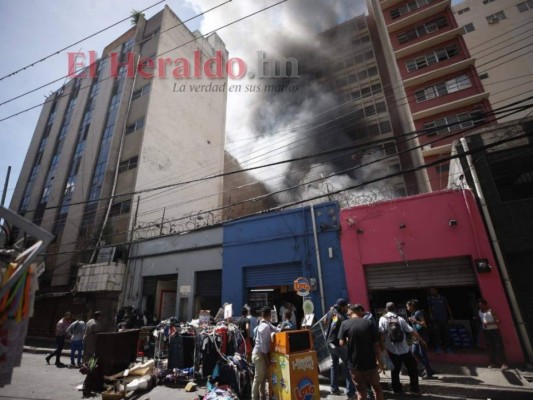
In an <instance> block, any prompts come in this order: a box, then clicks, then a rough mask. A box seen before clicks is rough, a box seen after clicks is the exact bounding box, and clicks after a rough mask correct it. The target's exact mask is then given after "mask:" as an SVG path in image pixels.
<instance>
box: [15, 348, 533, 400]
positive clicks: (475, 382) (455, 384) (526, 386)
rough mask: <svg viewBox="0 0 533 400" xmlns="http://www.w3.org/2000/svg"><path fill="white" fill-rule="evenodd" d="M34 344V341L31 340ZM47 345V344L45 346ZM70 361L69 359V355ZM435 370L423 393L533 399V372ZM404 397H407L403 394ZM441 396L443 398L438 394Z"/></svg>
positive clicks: (336, 399)
mask: <svg viewBox="0 0 533 400" xmlns="http://www.w3.org/2000/svg"><path fill="white" fill-rule="evenodd" d="M28 342H30V343H32V344H35V341H31V340H30V341H28ZM53 344H54V343H53V341H51V342H50V345H48V342H47V341H45V342H44V343H43V344H42V345H39V346H24V351H25V352H29V353H36V354H47V353H50V352H51V348H52V347H53ZM43 346H46V347H43ZM63 356H65V357H69V356H70V350H63ZM67 360H68V358H67ZM434 368H435V370H437V371H439V372H438V373H437V374H436V376H437V377H438V378H439V379H436V380H425V379H420V389H421V392H422V393H424V394H425V396H424V397H427V398H431V397H433V396H445V397H446V396H449V398H457V397H459V398H461V399H463V398H473V399H484V400H486V399H491V400H509V399H513V400H522V399H523V400H527V399H533V371H526V370H519V369H513V368H511V369H508V370H505V371H502V370H500V369H489V368H484V367H478V366H460V365H453V364H443V363H442V364H436V363H435V364H434ZM401 381H402V383H403V384H405V385H406V390H408V383H409V377H408V376H407V375H403V374H402V375H401ZM381 382H382V385H383V387H384V389H385V390H386V396H385V397H386V398H387V399H397V398H400V397H399V396H396V395H394V394H393V393H392V392H391V391H390V372H389V371H387V372H386V374H385V375H381ZM320 392H321V395H322V396H321V398H324V399H330V400H344V399H345V398H346V397H345V396H334V395H329V394H328V393H329V379H328V378H327V377H325V376H322V375H321V376H320ZM401 398H402V399H406V398H408V397H406V396H401ZM439 398H442V397H439Z"/></svg>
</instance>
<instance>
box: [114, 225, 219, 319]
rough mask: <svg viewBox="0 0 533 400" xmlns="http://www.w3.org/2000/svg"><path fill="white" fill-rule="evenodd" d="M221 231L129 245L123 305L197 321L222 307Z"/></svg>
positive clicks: (201, 231)
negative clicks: (200, 312) (201, 315)
mask: <svg viewBox="0 0 533 400" xmlns="http://www.w3.org/2000/svg"><path fill="white" fill-rule="evenodd" d="M221 287H222V227H221V226H220V225H219V226H213V227H208V228H202V229H197V230H195V231H193V232H188V233H186V234H181V235H169V236H161V237H157V238H153V239H147V240H143V241H140V242H137V243H135V244H133V245H132V247H131V252H130V257H129V263H128V276H127V278H126V281H125V285H124V297H123V299H122V300H123V301H122V303H123V304H125V305H133V306H135V307H137V308H139V309H142V310H143V311H146V312H147V313H148V314H154V315H156V316H157V317H158V318H160V319H166V318H169V317H171V316H177V317H178V318H179V319H180V321H190V320H191V319H193V318H198V313H199V311H200V310H210V311H211V315H213V316H214V315H215V314H216V313H217V310H218V308H219V307H220V306H221V304H222V302H221Z"/></svg>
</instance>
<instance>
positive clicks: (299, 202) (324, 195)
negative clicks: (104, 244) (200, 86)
mask: <svg viewBox="0 0 533 400" xmlns="http://www.w3.org/2000/svg"><path fill="white" fill-rule="evenodd" d="M516 125H518V123H517V124H516ZM532 135H533V133H532V132H526V133H524V134H522V135H517V136H513V137H510V138H506V139H501V140H497V141H494V142H492V143H488V144H485V145H483V146H479V147H476V148H475V149H470V150H469V151H467V152H463V153H460V154H455V155H450V156H447V157H443V158H441V159H438V160H435V161H432V162H429V163H425V164H423V165H420V166H417V167H412V168H409V169H407V170H401V171H398V172H395V173H391V174H387V175H383V176H380V177H378V178H373V179H369V180H366V181H364V182H361V183H358V184H355V185H352V186H349V187H346V188H342V189H338V190H335V191H333V192H329V193H327V194H323V195H317V196H314V197H310V198H306V199H301V200H297V201H294V202H292V203H288V204H283V205H280V206H277V207H273V208H270V209H268V210H264V211H261V212H259V213H257V214H264V213H267V212H271V211H277V210H282V209H285V208H289V207H294V206H296V205H300V204H303V203H307V202H311V201H314V200H320V199H323V198H324V197H328V196H332V195H335V194H339V193H341V192H344V191H348V190H354V189H359V188H361V187H364V186H367V185H369V184H371V183H376V182H379V181H382V180H385V179H389V178H392V177H395V176H400V175H404V174H406V173H412V172H416V171H418V170H420V169H424V168H428V167H431V166H436V165H439V164H442V163H444V162H447V161H451V160H453V159H456V158H461V157H464V156H465V155H468V154H475V153H478V152H481V151H483V150H487V149H489V148H492V147H496V146H500V145H502V144H505V143H508V142H511V141H515V140H518V139H521V138H526V137H530V136H532ZM306 184H308V183H306ZM285 190H287V189H285ZM271 195H272V193H270V194H268V195H263V196H259V197H267V196H271ZM256 200H257V198H255V199H249V200H244V201H242V202H238V203H236V204H232V205H230V206H223V207H219V208H217V209H213V210H210V211H204V212H202V213H198V214H205V213H208V212H215V211H220V210H222V209H224V208H229V207H235V206H236V205H240V204H243V203H245V202H250V201H256ZM249 216H250V215H249ZM249 216H247V217H249ZM184 218H189V217H184ZM179 219H183V218H177V219H175V220H179ZM175 220H170V221H166V222H165V223H169V222H173V221H175ZM226 222H227V221H226ZM122 233H126V232H122ZM137 241H139V240H130V241H125V242H121V243H113V244H112V245H113V246H121V245H127V244H131V243H135V242H137ZM72 243H75V242H72ZM98 248H99V247H98V246H97V247H93V248H86V249H83V250H73V251H66V252H57V253H44V255H59V254H76V253H82V252H85V251H92V250H96V249H98Z"/></svg>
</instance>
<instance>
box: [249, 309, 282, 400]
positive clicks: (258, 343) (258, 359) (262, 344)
mask: <svg viewBox="0 0 533 400" xmlns="http://www.w3.org/2000/svg"><path fill="white" fill-rule="evenodd" d="M271 317H272V311H271V310H270V307H263V309H262V311H261V321H259V324H258V325H257V331H256V334H255V345H254V349H253V351H252V363H254V365H255V374H254V381H253V384H252V400H259V393H261V398H263V399H266V394H265V386H266V385H265V383H266V381H267V379H268V371H269V366H270V335H271V334H272V333H273V332H279V329H278V328H276V327H275V326H274V325H272V324H271V323H270V318H271Z"/></svg>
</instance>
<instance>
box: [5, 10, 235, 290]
mask: <svg viewBox="0 0 533 400" xmlns="http://www.w3.org/2000/svg"><path fill="white" fill-rule="evenodd" d="M217 57H218V58H220V59H221V60H222V62H224V61H225V60H227V58H228V53H227V51H226V49H225V45H224V43H223V42H222V41H221V39H220V38H219V37H218V36H217V35H216V34H212V35H210V36H208V37H203V36H202V35H201V34H199V33H198V32H191V31H189V29H188V28H187V27H186V26H185V25H183V24H182V22H181V21H180V19H179V18H178V17H177V16H176V15H175V14H174V12H173V11H172V10H171V9H170V8H169V7H168V6H165V8H164V9H163V10H162V11H161V12H159V13H157V14H156V15H154V16H153V17H151V18H150V19H148V20H146V19H144V17H143V16H141V17H140V18H139V20H138V22H137V23H136V25H135V26H133V27H132V28H131V29H129V30H128V31H127V32H125V33H124V34H123V35H121V36H120V37H118V38H116V39H115V40H113V41H112V42H111V43H110V44H109V45H108V46H107V47H106V48H105V49H104V51H103V53H102V57H101V58H100V59H98V60H94V62H93V63H92V64H91V65H90V66H87V68H85V69H84V70H83V71H82V72H81V74H80V75H79V77H77V78H73V79H71V80H70V81H69V82H68V83H66V84H65V85H64V86H62V87H61V88H60V89H59V90H57V91H56V92H55V93H53V94H52V95H50V97H48V99H47V101H46V104H45V105H44V106H43V110H42V112H41V115H40V117H39V120H38V123H37V126H36V128H35V133H34V135H33V138H32V141H31V144H30V147H29V150H28V153H27V155H26V159H25V161H24V165H23V168H22V171H21V174H20V177H19V180H18V183H17V186H16V189H15V192H14V195H13V198H12V202H11V208H12V209H14V210H16V211H18V212H19V213H20V214H22V215H24V216H26V217H27V218H29V219H31V220H33V221H34V222H35V223H37V224H39V225H40V226H42V227H43V228H45V229H47V230H49V231H51V232H53V234H54V235H55V241H54V243H53V244H52V245H51V246H49V248H48V250H47V255H46V258H45V260H44V261H45V263H46V272H45V274H44V276H43V282H44V286H48V285H49V286H51V287H55V288H63V290H65V289H68V288H69V287H72V285H73V283H74V280H75V279H76V275H77V268H78V266H79V265H80V264H84V263H90V262H94V261H96V259H97V258H96V255H97V250H98V249H99V248H101V247H102V246H110V245H111V246H113V247H115V250H116V252H115V258H116V257H117V255H118V253H120V251H121V250H122V252H123V253H124V254H125V253H126V251H127V248H126V247H125V243H126V242H128V241H129V240H131V239H132V238H137V237H145V236H149V234H150V232H151V230H154V229H156V230H157V231H158V232H161V231H163V232H165V233H168V231H170V230H176V231H179V230H182V229H184V228H185V225H186V223H188V222H190V220H191V219H195V218H196V217H197V216H198V212H200V211H202V210H203V211H206V210H212V209H217V208H219V207H220V206H221V204H222V195H221V193H222V179H221V178H213V179H205V180H203V179H202V178H204V177H205V176H207V175H212V174H215V173H220V171H222V170H223V166H224V138H225V112H226V91H225V90H218V91H217V90H210V91H208V90H195V89H194V87H199V86H198V85H203V86H205V87H206V88H207V87H208V86H209V85H211V88H212V87H213V85H223V84H225V82H226V81H227V78H226V77H224V76H216V77H208V76H204V75H199V76H194V78H193V79H188V78H189V77H190V76H191V75H192V74H193V71H196V69H193V68H196V67H194V66H193V65H195V64H194V63H195V62H196V63H198V62H201V63H202V66H203V64H204V63H206V62H208V61H207V60H209V59H212V60H215V59H216V58H217ZM86 58H87V59H88V58H89V57H86ZM91 62H92V60H91ZM213 64H214V62H213ZM210 65H212V64H210ZM176 66H177V67H176ZM202 66H200V67H198V71H203V72H205V71H206V70H205V69H202ZM176 68H178V69H177V70H176ZM213 70H214V65H213ZM165 76H166V77H165ZM173 77H174V79H172V78H173ZM191 85H196V86H194V87H191ZM187 181H197V182H194V183H188V184H182V183H183V182H187ZM159 187H163V188H162V189H158V190H155V189H156V188H159ZM156 224H157V225H156Z"/></svg>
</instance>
